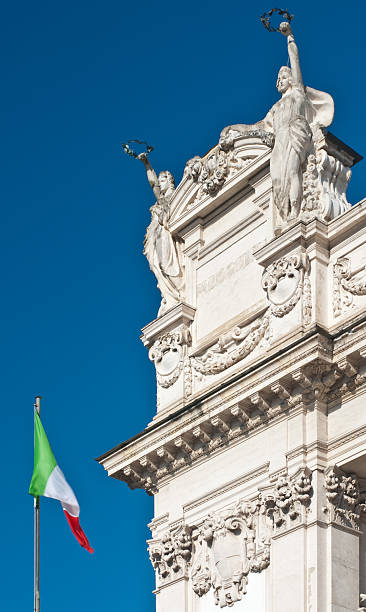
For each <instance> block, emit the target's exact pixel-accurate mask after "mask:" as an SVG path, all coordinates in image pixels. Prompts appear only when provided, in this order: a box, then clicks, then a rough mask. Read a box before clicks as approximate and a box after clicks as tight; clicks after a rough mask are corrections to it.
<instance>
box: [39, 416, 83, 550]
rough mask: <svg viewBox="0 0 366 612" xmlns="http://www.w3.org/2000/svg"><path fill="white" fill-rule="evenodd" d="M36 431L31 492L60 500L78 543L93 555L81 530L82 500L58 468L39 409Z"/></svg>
mask: <svg viewBox="0 0 366 612" xmlns="http://www.w3.org/2000/svg"><path fill="white" fill-rule="evenodd" d="M34 431H35V436H34V470H33V476H32V480H31V483H30V487H29V493H30V494H31V495H33V496H34V497H38V496H39V495H44V496H45V497H52V498H53V499H58V500H59V501H60V502H61V505H62V509H63V511H64V513H65V516H66V518H67V521H68V523H69V525H70V528H71V531H72V532H73V534H74V536H75V537H76V539H77V541H78V542H79V544H80V545H81V546H82V547H83V548H86V550H88V551H89V552H90V553H92V552H94V551H93V549H92V548H91V546H90V544H89V542H88V539H87V537H86V535H85V533H84V532H83V530H82V528H81V527H80V523H79V514H80V508H79V504H78V500H77V499H76V497H75V493H74V491H73V490H72V488H71V487H70V485H69V483H68V482H67V481H66V478H65V476H64V475H63V473H62V471H61V470H60V468H59V466H58V465H57V461H56V459H55V457H54V454H53V452H52V450H51V447H50V444H49V442H48V440H47V436H46V432H45V430H44V429H43V425H42V423H41V419H40V418H39V414H38V412H37V410H35V412H34Z"/></svg>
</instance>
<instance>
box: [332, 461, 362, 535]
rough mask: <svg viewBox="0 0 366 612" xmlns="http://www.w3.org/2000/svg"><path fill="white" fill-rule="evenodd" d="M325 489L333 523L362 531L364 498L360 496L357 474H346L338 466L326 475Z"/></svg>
mask: <svg viewBox="0 0 366 612" xmlns="http://www.w3.org/2000/svg"><path fill="white" fill-rule="evenodd" d="M324 487H325V492H326V498H327V502H328V504H327V508H326V510H327V511H328V513H329V519H330V521H331V522H334V523H337V524H339V525H342V526H343V527H351V528H352V529H356V530H359V529H360V515H361V512H365V509H366V505H365V499H364V496H361V494H360V485H359V481H358V479H357V476H356V475H355V474H345V473H344V472H343V471H342V470H341V469H340V468H338V467H337V466H334V467H331V468H329V469H328V470H327V471H326V473H325V479H324Z"/></svg>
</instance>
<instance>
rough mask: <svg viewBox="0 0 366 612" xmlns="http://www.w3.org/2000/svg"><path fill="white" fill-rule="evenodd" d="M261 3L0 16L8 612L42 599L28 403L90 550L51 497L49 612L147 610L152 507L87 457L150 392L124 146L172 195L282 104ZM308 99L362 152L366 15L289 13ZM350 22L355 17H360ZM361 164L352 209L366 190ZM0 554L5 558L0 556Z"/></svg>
mask: <svg viewBox="0 0 366 612" xmlns="http://www.w3.org/2000/svg"><path fill="white" fill-rule="evenodd" d="M268 8H270V6H266V5H265V4H264V5H262V4H260V3H245V2H243V1H242V0H240V1H239V0H233V1H232V2H230V3H222V2H217V0H211V1H210V2H208V1H207V0H203V1H202V2H200V3H199V4H193V3H181V4H179V3H171V2H166V1H161V2H155V3H150V2H147V1H146V0H142V1H141V2H134V3H129V4H127V3H123V2H121V1H119V2H117V1H111V0H104V2H96V1H93V0H89V1H88V2H86V1H85V2H84V1H81V0H74V1H73V2H69V1H67V0H66V1H64V2H62V3H54V2H51V3H50V2H44V1H35V2H24V1H20V2H12V3H3V5H2V19H1V36H0V46H1V56H2V58H3V67H2V85H3V92H2V104H1V107H2V119H3V120H2V137H1V144H2V146H1V150H0V155H1V169H2V180H1V186H2V191H3V194H2V215H1V218H2V235H1V248H2V251H3V254H2V262H3V266H2V270H3V272H2V283H1V285H2V296H1V300H0V309H1V323H2V325H1V336H2V351H1V356H0V359H1V364H0V367H1V372H2V380H3V383H2V405H3V423H4V425H3V427H2V433H3V435H2V447H3V453H2V456H3V464H4V468H3V473H4V475H5V479H6V486H5V487H4V497H5V499H3V503H2V504H1V513H2V515H3V533H2V550H3V554H2V555H1V561H0V563H1V576H2V578H3V580H4V583H3V584H4V585H5V588H3V589H2V595H1V599H2V604H1V605H2V607H3V609H4V610H5V609H9V610H13V611H15V612H24V610H26V609H32V608H31V607H32V605H33V602H32V598H33V506H32V499H31V498H30V497H29V496H28V494H27V490H28V486H29V481H30V478H31V474H32V466H33V398H34V396H35V395H36V394H41V395H42V396H43V398H44V399H43V403H42V420H43V424H44V426H45V429H46V431H47V434H48V437H49V439H50V442H51V445H52V447H53V450H54V453H55V455H56V458H57V460H58V462H59V464H60V466H61V468H62V469H63V470H64V472H65V474H66V477H67V478H68V480H69V481H70V483H71V484H72V486H73V488H74V489H75V492H76V494H77V496H78V498H79V502H80V505H81V524H82V525H83V527H84V529H85V531H86V533H87V535H88V537H89V539H90V542H91V544H92V545H93V546H94V548H95V554H94V555H93V556H91V555H89V554H88V553H87V552H85V551H84V550H82V549H81V548H80V547H79V546H78V544H77V542H76V541H74V539H73V537H72V536H71V534H70V533H69V529H68V526H67V524H66V520H65V519H64V517H63V514H62V511H61V508H60V506H59V504H58V503H57V502H55V501H52V500H42V518H41V523H42V524H41V554H42V557H41V597H42V608H43V609H45V610H52V612H61V611H63V610H65V608H67V610H70V611H72V610H75V611H76V610H80V609H87V610H101V609H103V610H123V609H134V610H139V611H140V610H141V611H144V612H152V611H153V610H154V596H153V595H152V594H151V591H152V589H153V588H154V585H153V572H152V569H151V566H150V562H149V560H148V556H147V554H146V543H145V540H146V538H147V537H149V531H148V529H147V528H146V523H147V522H149V521H150V519H151V518H152V515H153V502H152V499H151V498H149V497H148V496H147V495H146V494H145V493H143V492H141V491H134V492H131V491H130V490H129V489H128V488H127V486H126V485H125V484H122V483H120V482H117V481H114V480H112V479H108V478H107V476H106V474H105V472H104V471H103V470H102V468H101V467H100V466H98V465H97V464H96V463H95V462H94V457H96V456H98V455H100V454H102V453H103V452H105V451H106V450H108V449H110V448H112V447H113V446H115V445H116V444H118V443H119V442H121V441H123V440H125V439H127V438H129V437H130V436H132V435H133V434H135V433H137V432H138V431H141V430H142V429H143V428H144V427H145V426H146V424H147V423H148V422H149V421H150V420H151V418H152V416H153V414H154V402H155V379H154V371H153V367H152V365H151V363H150V362H149V360H148V357H147V351H146V349H145V348H144V347H143V345H142V343H141V342H140V340H139V333H140V328H141V327H142V326H144V325H145V324H147V323H148V322H150V321H151V320H152V319H154V318H155V316H156V312H157V310H158V305H159V294H158V292H157V290H156V282H155V279H154V278H153V276H152V274H151V273H150V272H149V269H148V265H147V262H146V261H145V259H144V257H143V255H142V241H143V236H144V231H145V227H146V225H147V224H148V222H149V207H150V206H151V205H152V204H153V201H154V200H153V195H152V192H151V191H150V188H149V186H148V184H147V182H146V179H145V175H144V171H143V167H142V165H141V164H139V163H138V162H135V161H134V160H132V159H130V158H128V157H126V156H124V155H123V154H122V153H121V147H120V143H121V141H122V140H125V139H129V138H143V139H146V140H147V141H148V142H149V143H151V144H153V145H154V146H155V151H154V153H153V154H152V155H151V162H152V164H153V165H154V167H156V169H157V170H158V171H160V170H163V169H169V170H171V171H172V172H173V173H174V175H175V176H176V179H177V180H178V181H179V180H180V178H181V175H182V172H183V169H184V165H185V162H186V161H187V160H188V159H189V158H191V157H192V156H193V155H196V154H204V153H205V152H206V151H207V150H208V149H209V148H210V147H211V146H213V145H214V144H215V143H216V142H217V140H218V136H219V133H220V130H221V129H222V128H223V127H225V126H226V125H229V124H232V123H238V122H243V123H251V122H254V121H257V120H259V119H261V118H262V117H263V116H264V115H265V113H266V112H267V110H268V109H269V107H270V106H271V105H272V104H273V103H274V102H275V100H276V99H277V92H276V89H275V83H276V75H277V70H278V68H279V67H280V66H281V65H282V64H283V63H286V61H287V54H286V46H285V39H284V38H283V37H281V36H280V35H279V34H269V33H267V32H266V31H265V30H264V29H263V27H262V25H261V23H260V21H259V15H260V14H261V13H262V12H263V11H265V10H267V9H268ZM290 8H291V10H292V11H293V12H294V13H295V20H294V22H293V27H294V32H295V35H296V38H297V41H298V43H299V47H300V59H301V63H302V69H303V76H304V81H305V83H306V84H308V85H311V86H312V87H315V88H317V89H322V90H324V91H327V92H329V93H331V94H332V95H333V96H334V99H335V108H336V114H335V121H334V123H333V125H332V126H331V128H330V129H331V131H332V132H333V133H334V134H335V135H336V136H338V137H339V138H340V139H342V140H344V141H345V142H346V143H347V144H348V145H349V146H351V147H353V148H354V149H356V151H358V152H359V153H361V154H365V153H366V145H365V140H366V127H365V122H364V108H365V103H364V99H365V94H366V91H365V90H366V84H365V83H366V80H365V77H364V74H365V67H364V66H365V56H366V37H365V31H364V20H363V18H362V15H363V12H364V5H363V3H361V2H352V3H351V4H350V8H349V9H348V8H347V9H345V6H344V3H337V2H334V1H332V2H330V1H325V2H322V3H315V2H314V3H311V2H307V3H305V2H299V1H294V0H292V1H291V6H290ZM357 14H359V15H360V16H361V18H362V19H358V17H357ZM364 168H365V162H361V163H360V164H359V165H358V166H357V167H356V168H355V170H354V176H353V179H352V181H351V185H350V188H349V192H348V193H349V199H350V201H351V202H353V203H355V202H357V201H359V200H360V199H361V198H363V197H364V195H366V181H365V180H364V171H365V170H364ZM4 544H5V547H4Z"/></svg>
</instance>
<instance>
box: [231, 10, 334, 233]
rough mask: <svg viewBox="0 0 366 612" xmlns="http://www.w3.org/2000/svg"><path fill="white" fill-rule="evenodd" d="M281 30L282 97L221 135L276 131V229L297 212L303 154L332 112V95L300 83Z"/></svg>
mask: <svg viewBox="0 0 366 612" xmlns="http://www.w3.org/2000/svg"><path fill="white" fill-rule="evenodd" d="M279 31H280V32H281V34H283V35H284V36H285V37H286V38H287V47H288V54H289V58H290V66H291V67H288V66H282V67H281V68H280V71H279V73H278V78H277V89H278V91H279V93H280V94H281V96H282V97H281V99H280V100H279V101H278V102H276V104H274V106H273V107H272V108H271V109H270V111H269V112H268V113H267V115H266V117H265V118H264V119H263V120H262V121H259V122H258V123H256V124H254V125H243V124H239V125H231V126H228V127H226V128H225V129H224V130H223V131H222V133H221V139H220V142H221V143H224V142H225V139H227V138H228V137H229V136H230V132H231V133H232V132H239V133H240V134H242V135H244V136H245V135H247V136H251V135H252V134H253V130H257V131H258V130H261V131H264V132H269V133H272V134H273V135H274V139H275V141H274V147H273V151H272V155H271V162H270V172H271V179H272V191H273V203H274V207H273V208H274V217H275V219H274V221H275V231H276V227H277V228H279V227H281V226H284V225H287V224H288V223H289V222H291V221H293V220H296V219H297V218H298V217H299V215H300V210H301V203H302V194H303V173H304V170H305V166H306V161H307V157H308V155H309V154H310V153H312V152H313V150H314V141H315V140H316V138H317V135H318V134H319V132H320V130H319V128H322V127H327V126H329V125H330V124H331V122H332V120H333V115H334V103H333V99H332V97H331V96H330V95H329V94H327V93H324V92H321V91H317V90H316V89H312V88H311V87H305V86H304V84H303V80H302V74H301V68H300V62H299V53H298V48H297V45H296V43H295V39H294V36H293V33H292V30H291V26H290V24H289V23H288V22H283V23H281V25H280V27H279Z"/></svg>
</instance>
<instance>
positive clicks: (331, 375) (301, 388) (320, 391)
mask: <svg viewBox="0 0 366 612" xmlns="http://www.w3.org/2000/svg"><path fill="white" fill-rule="evenodd" d="M364 361H365V359H363V360H360V359H359V361H358V362H357V361H356V359H355V358H353V359H351V358H350V359H349V363H350V364H351V363H352V366H351V365H349V366H348V365H347V364H346V363H345V361H344V360H342V361H341V362H340V366H339V367H338V366H337V365H336V364H332V363H330V362H326V361H324V360H322V359H319V358H318V359H315V360H314V361H312V362H311V363H308V364H307V365H303V366H301V367H296V362H295V363H294V366H293V369H292V371H291V374H289V373H288V374H287V375H286V377H285V378H284V379H282V378H279V379H278V380H277V381H275V382H274V381H271V380H268V378H267V383H266V384H263V386H262V388H261V389H260V391H257V392H255V393H254V394H253V392H250V389H248V392H247V395H245V396H243V393H241V396H240V399H239V400H237V401H236V402H235V403H234V404H233V403H232V399H231V398H230V397H226V398H225V401H222V399H220V398H218V400H217V403H216V404H212V403H211V404H210V407H209V408H208V409H207V410H206V411H205V412H204V414H200V415H199V416H198V418H197V415H196V416H194V415H192V416H191V417H190V419H187V420H184V421H183V422H182V423H181V425H179V424H177V426H176V427H175V428H174V430H171V431H170V432H169V435H167V432H166V431H165V430H163V431H162V434H161V443H160V445H158V446H156V444H157V443H156V442H155V443H154V445H152V444H151V442H150V443H149V444H147V445H146V453H147V454H146V461H145V462H144V464H142V463H141V460H140V459H139V460H137V459H136V451H135V452H132V453H131V454H130V459H127V458H125V464H126V462H128V466H127V467H124V468H122V469H121V468H119V467H118V464H119V461H118V460H117V461H116V463H115V467H113V466H112V464H109V465H108V467H107V469H108V471H109V473H110V475H111V476H113V477H116V478H118V479H121V480H124V481H126V482H127V484H128V485H129V486H130V487H131V488H144V489H145V490H146V491H147V492H148V493H149V494H153V493H154V492H155V491H157V490H158V489H159V487H160V486H161V485H162V484H164V482H166V479H167V478H169V479H170V478H171V477H172V476H173V475H174V474H176V473H177V472H178V471H180V470H183V469H187V468H188V467H189V466H191V465H193V464H194V463H196V462H197V461H202V460H205V459H207V458H208V457H210V456H211V455H212V454H213V453H216V452H217V451H219V450H220V449H223V448H225V447H226V446H227V445H229V444H233V443H235V442H237V441H239V440H240V438H241V437H243V436H245V435H248V433H250V432H252V431H255V430H258V429H259V428H262V427H265V426H267V425H268V424H269V423H270V422H271V421H272V420H273V419H278V418H283V417H284V416H285V414H286V415H287V414H288V411H290V410H297V409H298V408H300V407H301V406H302V407H303V408H302V409H303V410H307V409H308V407H311V406H312V405H313V403H314V402H315V401H322V402H324V403H327V402H331V401H333V400H334V399H336V398H341V397H343V396H344V395H345V396H347V395H348V394H349V393H352V392H353V389H355V388H356V387H357V385H359V386H360V385H362V384H365V383H366V376H365V375H363V374H360V368H361V371H362V370H363V369H364V368H365V366H364V365H363V364H364ZM140 452H141V451H140Z"/></svg>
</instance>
